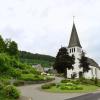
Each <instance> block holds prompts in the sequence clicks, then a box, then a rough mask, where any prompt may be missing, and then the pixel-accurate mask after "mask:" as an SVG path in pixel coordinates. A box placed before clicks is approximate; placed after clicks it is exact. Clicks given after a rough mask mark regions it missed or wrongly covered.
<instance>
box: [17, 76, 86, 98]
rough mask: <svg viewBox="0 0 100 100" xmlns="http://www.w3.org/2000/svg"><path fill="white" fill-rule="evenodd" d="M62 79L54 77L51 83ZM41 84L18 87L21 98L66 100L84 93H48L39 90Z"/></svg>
mask: <svg viewBox="0 0 100 100" xmlns="http://www.w3.org/2000/svg"><path fill="white" fill-rule="evenodd" d="M61 79H62V78H59V77H56V78H55V80H54V81H53V82H60V81H61ZM41 85H42V84H34V85H28V86H21V87H18V88H19V90H20V91H21V95H22V96H27V97H30V98H32V100H65V99H68V98H72V97H76V96H80V95H83V94H84V93H50V92H45V91H42V90H41V89H40V87H41Z"/></svg>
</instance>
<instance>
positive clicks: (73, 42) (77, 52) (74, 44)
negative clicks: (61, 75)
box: [67, 22, 82, 78]
mask: <svg viewBox="0 0 100 100" xmlns="http://www.w3.org/2000/svg"><path fill="white" fill-rule="evenodd" d="M67 49H68V53H69V55H70V56H71V55H74V56H75V64H74V70H73V71H72V72H71V71H69V72H71V73H76V74H77V78H78V77H79V72H80V71H81V69H80V68H79V59H80V58H81V54H82V46H81V44H80V40H79V37H78V34H77V30H76V27H75V23H74V22H73V26H72V31H71V37H70V41H69V45H68V47H67ZM68 76H69V77H71V75H70V73H69V75H68Z"/></svg>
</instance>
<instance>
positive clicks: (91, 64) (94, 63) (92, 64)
mask: <svg viewBox="0 0 100 100" xmlns="http://www.w3.org/2000/svg"><path fill="white" fill-rule="evenodd" d="M88 63H89V64H90V66H94V67H97V68H99V69H100V67H99V65H98V64H97V63H96V62H95V61H94V60H93V59H91V58H88Z"/></svg>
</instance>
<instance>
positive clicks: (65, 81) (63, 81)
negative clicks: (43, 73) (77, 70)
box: [61, 79, 70, 83]
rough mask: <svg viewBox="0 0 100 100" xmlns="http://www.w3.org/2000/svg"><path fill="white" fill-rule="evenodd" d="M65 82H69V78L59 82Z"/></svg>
mask: <svg viewBox="0 0 100 100" xmlns="http://www.w3.org/2000/svg"><path fill="white" fill-rule="evenodd" d="M67 82H70V80H66V79H65V80H61V83H67Z"/></svg>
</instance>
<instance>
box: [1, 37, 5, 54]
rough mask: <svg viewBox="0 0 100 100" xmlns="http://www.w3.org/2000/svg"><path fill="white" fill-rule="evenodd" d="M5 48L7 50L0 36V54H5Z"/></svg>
mask: <svg viewBox="0 0 100 100" xmlns="http://www.w3.org/2000/svg"><path fill="white" fill-rule="evenodd" d="M5 48H6V45H5V42H4V40H3V38H2V37H1V35H0V53H2V52H5Z"/></svg>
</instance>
